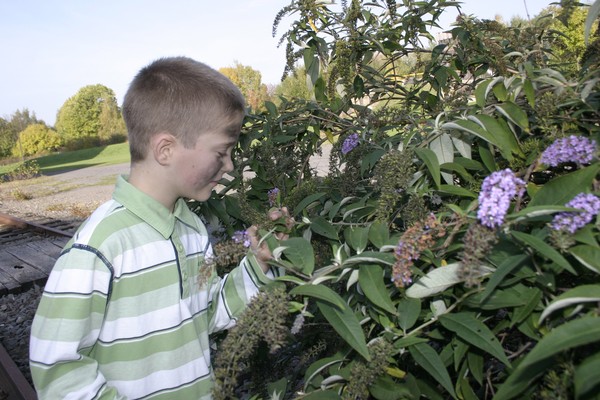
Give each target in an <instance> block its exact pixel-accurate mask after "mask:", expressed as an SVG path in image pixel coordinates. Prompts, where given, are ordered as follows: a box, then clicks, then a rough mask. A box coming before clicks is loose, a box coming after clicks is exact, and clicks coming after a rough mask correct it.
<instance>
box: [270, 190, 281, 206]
mask: <svg viewBox="0 0 600 400" xmlns="http://www.w3.org/2000/svg"><path fill="white" fill-rule="evenodd" d="M267 196H268V197H269V206H271V207H273V206H276V205H278V204H279V188H273V189H271V190H269V191H268V192H267Z"/></svg>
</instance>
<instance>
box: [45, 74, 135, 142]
mask: <svg viewBox="0 0 600 400" xmlns="http://www.w3.org/2000/svg"><path fill="white" fill-rule="evenodd" d="M120 129H122V131H120V132H119V131H115V130H120ZM56 130H57V132H58V134H59V135H60V136H61V138H62V140H63V142H64V144H65V145H66V146H67V147H68V148H70V149H81V148H86V147H91V146H97V145H99V144H101V143H103V142H110V141H111V140H110V139H111V138H112V137H113V136H115V135H120V136H124V135H125V126H124V123H123V117H122V115H121V112H120V110H119V108H118V105H117V99H116V97H115V93H114V92H113V90H112V89H109V88H108V87H106V86H104V85H100V84H98V85H89V86H84V87H83V88H81V89H79V91H78V92H77V93H76V94H75V95H74V96H73V97H70V98H69V99H67V101H65V103H64V104H63V106H62V107H61V108H60V110H59V111H58V115H57V118H56Z"/></svg>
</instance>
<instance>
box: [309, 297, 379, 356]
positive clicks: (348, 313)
mask: <svg viewBox="0 0 600 400" xmlns="http://www.w3.org/2000/svg"><path fill="white" fill-rule="evenodd" d="M317 306H318V307H319V310H320V311H321V314H323V316H324V317H325V318H326V319H327V321H329V323H330V324H331V326H332V328H333V329H335V331H336V332H337V333H338V334H339V335H340V336H341V337H342V339H344V340H345V341H346V343H348V344H349V345H350V346H351V347H352V348H353V349H354V350H356V351H357V352H358V354H360V355H361V356H362V357H363V358H364V359H365V360H367V361H370V360H371V356H370V355H369V349H368V348H367V343H366V341H365V334H364V332H363V330H362V327H361V326H360V323H359V322H358V319H356V316H355V315H354V313H353V312H352V310H351V309H350V308H349V307H347V306H346V307H344V310H343V311H341V310H340V309H339V308H337V307H335V306H332V305H330V304H329V302H324V301H320V300H317Z"/></svg>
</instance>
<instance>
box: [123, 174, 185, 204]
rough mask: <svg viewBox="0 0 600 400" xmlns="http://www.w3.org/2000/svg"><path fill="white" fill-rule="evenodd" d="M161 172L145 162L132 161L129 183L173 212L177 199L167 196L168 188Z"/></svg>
mask: <svg viewBox="0 0 600 400" xmlns="http://www.w3.org/2000/svg"><path fill="white" fill-rule="evenodd" d="M161 172H162V171H160V170H157V168H152V166H151V165H148V163H145V162H137V163H132V164H131V172H130V174H129V183H130V184H131V185H133V186H134V187H135V188H137V189H139V190H141V191H142V192H144V193H145V194H147V195H148V196H150V197H152V198H153V199H154V200H156V201H158V202H159V203H161V204H162V205H163V206H165V207H166V208H167V210H169V211H170V212H173V209H174V208H175V202H176V201H177V199H176V198H172V196H169V193H170V190H169V189H168V188H167V187H166V184H165V183H164V182H165V181H164V180H163V179H162V177H161Z"/></svg>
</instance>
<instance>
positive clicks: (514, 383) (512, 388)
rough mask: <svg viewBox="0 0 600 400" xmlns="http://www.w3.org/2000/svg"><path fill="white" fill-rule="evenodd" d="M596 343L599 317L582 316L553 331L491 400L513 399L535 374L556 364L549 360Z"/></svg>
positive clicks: (598, 335)
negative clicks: (570, 350)
mask: <svg viewBox="0 0 600 400" xmlns="http://www.w3.org/2000/svg"><path fill="white" fill-rule="evenodd" d="M599 340H600V318H598V317H584V318H580V319H576V320H573V321H570V322H567V323H565V324H562V325H559V326H557V327H555V328H553V329H552V330H551V331H550V332H549V333H548V334H547V335H546V336H544V337H543V338H542V339H541V340H540V341H539V342H538V343H537V345H536V346H535V347H534V348H533V349H532V350H531V351H530V352H529V353H528V354H527V355H526V356H525V357H524V358H523V360H522V361H521V362H520V363H519V365H518V366H517V367H516V368H515V369H514V371H513V372H512V373H511V374H510V375H509V376H508V379H506V381H505V382H504V384H502V385H501V386H500V388H499V390H498V392H497V393H496V396H495V397H494V400H508V399H513V398H515V397H517V396H519V395H520V394H521V393H523V391H524V390H526V389H527V388H528V387H529V386H530V385H531V383H532V382H533V380H534V379H535V378H536V377H537V376H538V375H540V374H542V373H543V372H544V371H546V370H547V368H550V367H552V366H554V365H555V363H554V360H553V359H552V357H553V356H554V355H556V354H558V353H561V352H563V351H565V350H569V349H572V348H575V347H579V346H585V345H588V344H590V343H595V342H598V341H599ZM596 374H597V371H596Z"/></svg>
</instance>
